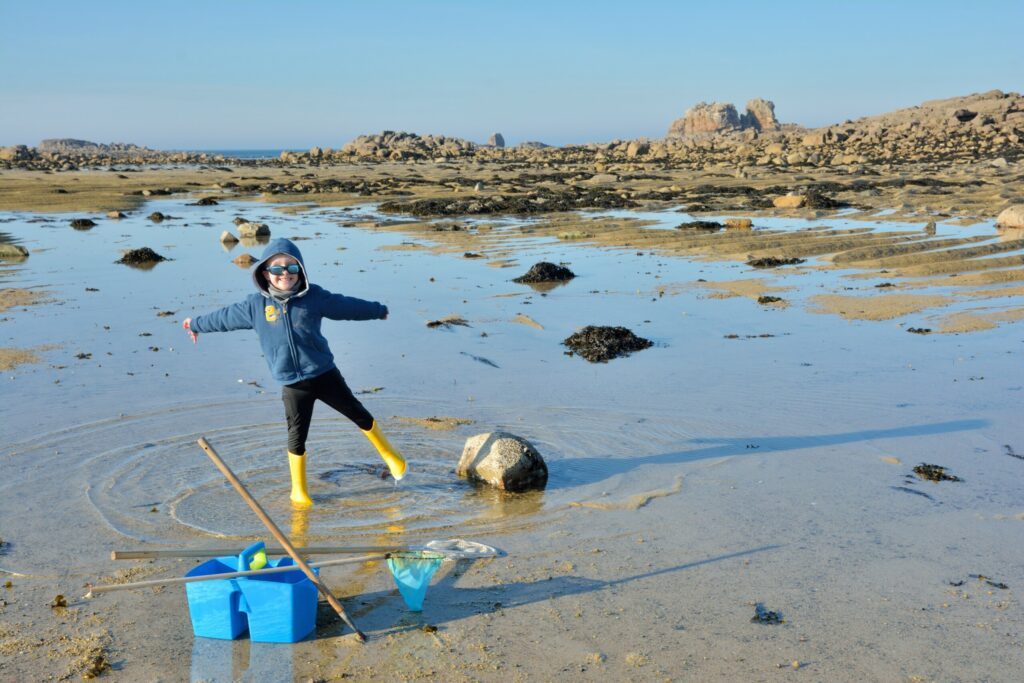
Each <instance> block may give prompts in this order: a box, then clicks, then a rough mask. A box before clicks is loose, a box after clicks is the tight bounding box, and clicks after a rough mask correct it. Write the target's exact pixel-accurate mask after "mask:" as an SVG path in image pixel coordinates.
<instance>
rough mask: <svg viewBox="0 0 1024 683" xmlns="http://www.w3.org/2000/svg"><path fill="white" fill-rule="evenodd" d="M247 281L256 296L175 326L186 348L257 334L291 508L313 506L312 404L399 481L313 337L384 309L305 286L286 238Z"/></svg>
mask: <svg viewBox="0 0 1024 683" xmlns="http://www.w3.org/2000/svg"><path fill="white" fill-rule="evenodd" d="M252 280H253V283H254V284H255V285H256V289H257V291H256V292H254V293H252V294H250V295H249V296H248V297H246V298H245V300H243V301H240V302H238V303H236V304H232V305H230V306H226V307H225V308H222V309H220V310H219V311H214V312H213V313H209V314H207V315H200V316H196V317H195V318H186V319H185V320H184V321H183V322H182V327H184V328H185V331H186V332H188V335H189V336H190V337H191V338H192V342H193V343H195V342H196V341H197V336H198V335H199V334H202V333H206V332H229V331H231V330H251V329H255V330H256V334H258V335H259V338H260V346H261V347H262V348H263V355H264V356H265V357H266V359H267V364H268V365H269V366H270V372H271V373H272V374H273V376H274V379H276V380H277V381H278V382H280V383H281V384H283V385H284V386H283V388H282V389H281V399H282V400H283V401H284V408H285V416H286V417H287V418H288V463H289V468H290V470H291V480H292V494H291V501H292V505H293V506H295V507H296V508H299V509H303V508H309V507H311V506H312V505H313V501H312V500H311V499H310V497H309V492H308V491H307V490H306V457H307V456H306V435H307V434H308V433H309V423H310V420H311V419H312V418H313V404H314V403H316V401H317V399H319V400H321V401H323V402H324V403H326V404H327V405H329V406H330V407H332V408H334V409H335V410H337V411H338V412H339V413H341V414H342V415H344V416H345V417H347V418H348V419H350V420H352V421H353V422H355V423H356V426H358V427H359V429H361V430H362V431H363V433H364V434H365V435H366V438H367V439H369V440H370V443H372V444H373V445H374V447H376V449H377V452H378V453H380V457H381V458H383V459H384V462H385V463H387V466H388V469H389V470H390V471H391V476H393V477H394V478H395V479H396V480H398V479H401V478H402V477H404V476H405V472H406V463H405V459H404V458H403V457H402V456H401V454H399V453H398V451H396V450H395V449H394V448H393V447H392V446H391V444H390V443H388V440H387V439H386V438H384V435H383V434H381V432H380V428H379V427H378V426H377V422H376V421H375V420H374V419H373V416H372V415H370V413H369V412H368V411H367V410H366V408H364V407H363V404H361V403H360V402H359V401H358V399H356V397H355V396H353V395H352V391H351V390H350V389H349V388H348V385H347V384H345V379H344V378H343V377H342V376H341V373H340V372H339V371H338V368H337V367H336V366H335V365H334V356H333V355H332V354H331V350H330V348H328V346H327V339H325V338H324V336H323V334H321V333H320V321H321V320H322V319H323V318H329V319H330V320H385V319H387V317H388V308H387V306H385V305H383V304H379V303H377V302H375V301H364V300H362V299H355V298H353V297H349V296H342V295H341V294H332V293H331V292H328V291H327V290H326V289H324V288H322V287H320V286H318V285H314V284H312V283H310V281H309V276H308V274H307V273H306V266H305V264H304V263H303V260H302V254H301V253H299V249H298V247H296V246H295V245H294V244H293V243H292V242H290V241H289V240H286V239H275V240H273V241H271V242H270V244H268V245H267V248H266V249H265V250H264V251H263V258H262V260H260V262H259V263H257V264H256V268H255V269H254V270H253V273H252Z"/></svg>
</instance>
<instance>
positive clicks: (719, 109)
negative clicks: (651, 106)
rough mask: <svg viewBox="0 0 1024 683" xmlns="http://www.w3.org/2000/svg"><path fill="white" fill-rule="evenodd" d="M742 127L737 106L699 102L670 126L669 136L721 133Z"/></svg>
mask: <svg viewBox="0 0 1024 683" xmlns="http://www.w3.org/2000/svg"><path fill="white" fill-rule="evenodd" d="M739 128H740V116H739V114H738V113H736V107H734V106H733V105H731V104H729V103H726V102H712V103H711V104H708V103H707V102H698V103H697V104H695V105H694V106H692V107H690V108H689V109H687V110H686V113H685V114H683V118H681V119H676V120H675V121H673V122H672V125H671V126H669V129H668V135H667V137H670V138H672V137H687V136H691V135H697V134H700V133H721V132H723V131H728V130H738V129H739Z"/></svg>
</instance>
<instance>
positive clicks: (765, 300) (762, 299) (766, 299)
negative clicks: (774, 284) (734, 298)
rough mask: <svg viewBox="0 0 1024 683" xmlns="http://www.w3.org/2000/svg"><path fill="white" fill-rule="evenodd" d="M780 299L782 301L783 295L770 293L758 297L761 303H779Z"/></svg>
mask: <svg viewBox="0 0 1024 683" xmlns="http://www.w3.org/2000/svg"><path fill="white" fill-rule="evenodd" d="M780 301H782V297H779V296H770V295H768V294H765V295H764V296H759V297H757V303H759V304H777V303H779V302H780Z"/></svg>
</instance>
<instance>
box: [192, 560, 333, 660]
mask: <svg viewBox="0 0 1024 683" xmlns="http://www.w3.org/2000/svg"><path fill="white" fill-rule="evenodd" d="M263 549H264V545H263V542H262V541H259V542H257V543H254V544H252V545H251V546H249V547H248V548H246V549H245V550H243V551H242V552H241V553H240V554H239V555H238V556H234V557H217V558H214V559H212V560H207V561H206V562H203V563H202V564H200V565H199V566H197V567H195V568H194V569H192V570H191V571H190V572H188V573H187V574H186V575H185V576H208V575H210V574H223V573H227V572H237V571H247V570H248V569H249V563H250V562H251V561H252V557H253V555H255V554H256V553H257V552H259V551H261V550H263ZM292 564H294V563H293V561H292V559H291V558H290V557H284V558H281V559H279V560H270V561H268V562H267V564H266V566H267V567H287V566H291V565H292ZM313 571H314V573H317V574H319V573H318V572H317V570H315V569H314V570H313ZM185 594H186V596H187V597H188V612H189V617H191V619H192V632H193V633H194V634H195V635H197V636H199V637H202V638H220V639H223V640H234V639H235V638H238V637H240V636H241V635H242V634H244V633H245V632H246V631H248V632H249V638H250V639H251V640H255V641H258V642H266V643H294V642H297V641H299V640H302V639H303V638H305V637H306V636H308V635H309V634H310V633H311V632H312V631H313V629H315V628H316V603H317V589H316V585H315V584H314V583H313V582H312V581H310V580H309V577H307V576H306V575H305V574H304V573H303V572H302V571H301V570H299V569H296V570H295V571H293V572H281V573H278V574H267V575H266V576H260V575H258V574H254V575H252V576H240V577H238V578H234V579H214V580H210V581H198V582H196V583H189V584H185Z"/></svg>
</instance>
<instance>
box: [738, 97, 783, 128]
mask: <svg viewBox="0 0 1024 683" xmlns="http://www.w3.org/2000/svg"><path fill="white" fill-rule="evenodd" d="M740 127H741V128H753V129H754V130H757V131H775V130H779V129H780V128H781V126H780V125H779V120H778V119H776V118H775V103H774V102H771V101H769V100H763V99H761V98H760V97H758V98H755V99H752V100H750V101H749V102H747V113H746V114H744V115H743V116H741V117H740Z"/></svg>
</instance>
